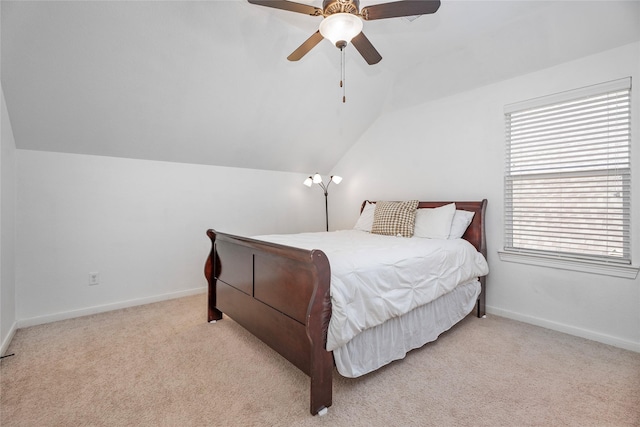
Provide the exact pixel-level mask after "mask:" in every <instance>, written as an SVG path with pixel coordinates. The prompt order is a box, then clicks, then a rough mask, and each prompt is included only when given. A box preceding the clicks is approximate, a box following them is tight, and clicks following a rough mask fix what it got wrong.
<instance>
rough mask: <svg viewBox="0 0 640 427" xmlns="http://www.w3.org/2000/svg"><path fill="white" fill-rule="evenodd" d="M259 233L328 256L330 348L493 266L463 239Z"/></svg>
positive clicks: (355, 233) (352, 232)
mask: <svg viewBox="0 0 640 427" xmlns="http://www.w3.org/2000/svg"><path fill="white" fill-rule="evenodd" d="M255 238H256V239H260V240H264V241H269V242H273V243H279V244H282V245H287V246H293V247H297V248H302V249H320V250H322V251H323V252H324V253H325V254H326V255H327V258H328V259H329V264H330V266H331V303H332V315H331V320H330V322H329V331H328V334H327V350H329V351H332V350H335V349H337V348H340V347H342V346H343V345H345V344H346V343H347V342H349V341H350V340H352V339H353V338H354V337H356V336H357V335H359V334H360V333H362V332H363V331H365V330H367V329H370V328H373V327H375V326H378V325H381V324H383V323H384V322H386V321H387V320H389V319H392V318H395V317H398V316H402V315H404V314H406V313H408V312H410V311H411V310H413V309H415V308H416V307H420V306H422V305H424V304H427V303H429V302H431V301H434V300H436V299H437V298H439V297H440V296H442V295H445V294H447V293H449V292H451V291H452V290H453V289H454V288H455V287H456V286H458V285H460V284H463V283H467V282H469V281H471V280H474V279H477V278H478V277H480V276H484V275H486V274H487V273H488V271H489V268H488V266H487V262H486V260H485V259H484V257H483V256H482V254H480V253H479V252H478V251H476V249H475V248H474V247H473V245H471V243H469V242H467V241H466V240H463V239H451V240H441V239H426V238H417V237H414V238H403V237H395V236H380V235H376V234H370V233H367V232H364V231H359V230H342V231H335V232H329V233H326V232H323V233H300V234H288V235H268V236H257V237H255Z"/></svg>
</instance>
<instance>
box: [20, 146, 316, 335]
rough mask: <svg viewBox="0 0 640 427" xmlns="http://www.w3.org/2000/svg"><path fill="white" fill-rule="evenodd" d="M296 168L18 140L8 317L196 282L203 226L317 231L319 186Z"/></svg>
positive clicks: (205, 247)
mask: <svg viewBox="0 0 640 427" xmlns="http://www.w3.org/2000/svg"><path fill="white" fill-rule="evenodd" d="M304 178H305V176H302V175H300V174H295V173H282V172H269V171H260V170H248V169H235V168H224V167H214V166H203V165H189V164H179V163H165V162H156V161H143V160H131V159H121V158H112V157H99V156H88V155H77V154H64V153H51V152H40V151H28V150H17V195H18V196H17V237H16V282H17V284H18V286H17V318H18V326H20V327H23V326H28V325H32V324H37V323H43V322H47V321H52V320H58V319H62V318H67V317H72V316H76V315H83V314H89V313H93V312H99V311H104V310H107V309H112V308H118V307H124V306H129V305H134V304H138V303H146V302H150V301H155V300H158V299H163V298H169V297H177V296H181V295H187V294H189V293H193V292H200V291H203V290H204V287H205V286H206V280H205V279H204V275H203V267H204V262H205V259H206V257H207V255H208V251H209V250H210V247H211V244H210V241H209V239H208V237H207V236H206V234H205V232H206V230H207V229H208V228H215V229H217V230H220V231H225V232H230V233H238V234H242V235H255V234H266V233H287V232H300V231H303V230H304V231H307V230H318V231H320V230H322V229H323V227H324V211H323V208H324V202H323V200H322V194H321V193H320V192H318V193H317V194H316V192H313V191H311V190H310V189H308V188H307V187H305V186H304V185H302V181H303V180H304ZM89 272H98V273H99V280H100V284H99V285H97V286H88V280H89ZM202 315H203V318H204V316H206V307H203V308H202Z"/></svg>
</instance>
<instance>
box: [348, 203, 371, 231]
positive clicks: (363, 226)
mask: <svg viewBox="0 0 640 427" xmlns="http://www.w3.org/2000/svg"><path fill="white" fill-rule="evenodd" d="M375 211H376V204H375V203H371V202H367V204H365V205H364V209H363V210H362V213H361V214H360V218H358V221H357V222H356V225H354V226H353V229H354V230H360V231H366V232H369V233H371V228H372V227H373V214H374V213H375Z"/></svg>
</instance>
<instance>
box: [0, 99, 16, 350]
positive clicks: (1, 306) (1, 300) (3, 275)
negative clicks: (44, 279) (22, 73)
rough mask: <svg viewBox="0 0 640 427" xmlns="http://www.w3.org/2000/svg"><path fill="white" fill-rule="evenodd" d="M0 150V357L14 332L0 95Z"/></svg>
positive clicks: (10, 173)
mask: <svg viewBox="0 0 640 427" xmlns="http://www.w3.org/2000/svg"><path fill="white" fill-rule="evenodd" d="M1 95H2V116H1V118H0V127H1V129H0V130H1V140H0V141H1V143H0V145H1V147H0V176H1V178H0V187H1V188H0V242H1V244H0V355H2V354H3V353H4V352H5V351H6V349H7V347H8V346H9V342H10V341H11V338H12V337H13V334H14V333H15V330H16V298H15V294H16V281H15V268H14V240H15V207H16V204H15V197H16V193H15V181H16V180H15V173H16V172H15V152H16V144H15V141H14V139H13V132H12V130H11V122H10V120H9V114H8V112H7V106H6V104H5V101H4V92H2V94H1Z"/></svg>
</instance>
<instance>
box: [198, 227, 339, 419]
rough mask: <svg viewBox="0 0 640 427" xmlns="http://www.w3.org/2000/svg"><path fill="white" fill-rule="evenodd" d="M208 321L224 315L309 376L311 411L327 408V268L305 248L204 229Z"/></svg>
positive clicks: (326, 263) (329, 365)
mask: <svg viewBox="0 0 640 427" xmlns="http://www.w3.org/2000/svg"><path fill="white" fill-rule="evenodd" d="M207 235H208V236H209V238H210V239H211V243H212V247H211V253H210V255H209V257H208V259H207V263H206V266H205V276H206V277H207V280H208V282H209V311H208V320H209V321H210V322H211V321H214V320H220V319H222V314H223V313H224V314H226V315H228V316H229V317H231V318H232V319H233V320H234V321H236V322H237V323H239V324H240V325H242V326H243V327H244V328H245V329H247V330H248V331H249V332H251V333H252V334H253V335H255V336H256V337H258V338H259V339H260V340H262V341H263V342H264V343H266V344H267V345H269V346H270V347H271V348H273V349H274V350H276V351H277V352H278V353H280V354H281V355H282V356H283V357H285V358H286V359H287V360H289V361H290V362H291V363H293V364H294V365H295V366H297V367H298V368H299V369H300V370H302V371H303V372H304V373H306V374H307V375H309V377H310V378H311V396H310V411H311V414H313V415H315V414H317V413H318V412H319V411H321V410H323V409H324V408H328V407H329V406H331V403H332V402H331V399H332V374H333V357H332V354H331V353H330V352H328V351H326V350H325V343H326V337H327V330H328V326H329V319H330V317H331V299H330V295H329V284H330V278H331V273H330V267H329V261H328V260H327V257H326V255H325V254H324V253H323V252H322V251H319V250H311V251H307V250H303V249H298V248H292V247H288V246H283V245H277V244H273V243H268V242H263V241H259V240H254V239H250V238H245V237H240V236H234V235H230V234H225V233H220V232H217V231H215V230H208V231H207Z"/></svg>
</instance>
